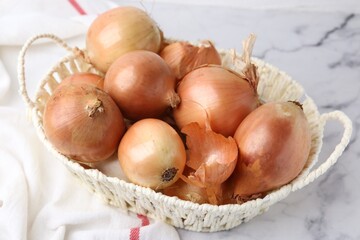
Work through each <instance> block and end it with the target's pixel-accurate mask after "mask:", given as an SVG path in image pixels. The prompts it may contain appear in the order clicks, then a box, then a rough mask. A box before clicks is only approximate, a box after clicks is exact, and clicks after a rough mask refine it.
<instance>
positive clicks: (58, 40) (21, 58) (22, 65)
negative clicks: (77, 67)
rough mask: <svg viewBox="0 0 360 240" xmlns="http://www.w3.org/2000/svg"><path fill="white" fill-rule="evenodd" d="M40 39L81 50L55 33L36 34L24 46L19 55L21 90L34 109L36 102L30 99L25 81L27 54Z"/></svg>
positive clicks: (70, 50)
mask: <svg viewBox="0 0 360 240" xmlns="http://www.w3.org/2000/svg"><path fill="white" fill-rule="evenodd" d="M39 39H50V40H52V41H54V42H56V43H57V44H59V45H60V46H61V47H63V48H65V49H66V50H67V51H69V52H74V51H79V49H78V48H71V47H69V45H67V44H66V42H65V41H64V40H62V39H61V38H59V37H57V36H55V35H53V34H47V33H45V34H39V35H35V36H33V37H32V38H30V39H29V40H28V41H26V43H25V44H24V46H23V47H22V49H21V51H20V53H19V57H18V81H19V85H20V88H19V92H20V94H21V96H22V97H23V99H24V101H25V102H26V104H27V106H28V108H30V109H32V108H33V107H34V102H33V101H32V100H31V99H30V97H29V94H28V92H27V89H26V82H25V54H26V52H27V50H28V49H29V48H30V46H31V45H32V44H33V43H34V42H35V41H37V40H39Z"/></svg>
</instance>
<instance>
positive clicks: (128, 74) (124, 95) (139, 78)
mask: <svg viewBox="0 0 360 240" xmlns="http://www.w3.org/2000/svg"><path fill="white" fill-rule="evenodd" d="M175 82H176V79H175V77H174V75H173V74H172V72H171V70H170V68H169V66H168V65H167V64H166V63H165V62H164V60H163V59H162V58H161V57H160V56H159V55H157V54H155V53H153V52H150V51H145V50H137V51H132V52H129V53H126V54H124V55H122V56H121V57H119V58H118V59H117V60H116V61H115V62H114V63H113V64H112V65H111V67H110V68H109V70H108V72H107V73H106V76H105V82H104V89H105V91H106V92H107V93H109V94H110V96H111V97H112V98H113V99H114V100H115V102H116V103H117V104H118V106H119V107H120V109H121V111H122V113H123V114H124V116H125V117H126V118H129V119H132V120H139V119H143V118H152V117H154V118H155V117H159V116H160V115H161V114H163V113H164V112H165V111H166V110H167V109H168V108H169V107H176V106H177V104H178V103H179V102H180V99H179V96H178V95H177V94H176V93H175V84H176V83H175Z"/></svg>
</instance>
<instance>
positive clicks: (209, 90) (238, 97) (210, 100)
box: [173, 65, 259, 137]
mask: <svg viewBox="0 0 360 240" xmlns="http://www.w3.org/2000/svg"><path fill="white" fill-rule="evenodd" d="M177 93H178V95H179V97H180V99H181V103H180V104H179V106H178V107H177V108H175V109H174V111H173V114H174V118H175V121H176V124H177V125H178V126H179V128H182V127H184V126H186V125H187V124H189V123H191V122H197V123H199V124H200V126H202V127H204V126H205V122H206V121H207V118H208V119H209V122H210V126H211V129H212V130H213V131H214V132H216V133H220V134H222V135H224V136H226V137H228V136H233V134H234V133H235V130H236V128H237V127H238V126H239V124H240V123H241V121H242V120H243V119H244V118H245V117H246V116H247V115H248V114H249V113H250V112H251V111H253V110H254V109H255V108H256V107H257V106H258V104H259V100H258V96H257V93H256V89H254V88H253V86H251V85H250V84H249V82H248V81H246V80H245V79H243V78H241V77H240V76H239V75H237V74H236V73H234V72H233V71H230V70H228V69H225V68H223V67H220V66H217V65H208V66H202V67H200V68H197V69H195V70H193V71H191V72H190V73H188V74H187V75H185V77H184V78H183V79H182V80H181V82H180V84H179V85H178V88H177Z"/></svg>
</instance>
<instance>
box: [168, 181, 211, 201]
mask: <svg viewBox="0 0 360 240" xmlns="http://www.w3.org/2000/svg"><path fill="white" fill-rule="evenodd" d="M162 192H163V193H164V194H165V195H168V196H176V197H178V198H180V199H182V200H185V201H191V202H194V203H198V204H204V203H208V202H209V200H208V197H207V193H206V189H205V188H201V187H198V186H195V185H192V184H189V183H186V182H184V181H183V180H182V179H179V180H177V181H176V182H175V183H174V184H172V185H171V186H169V187H167V188H165V189H164V190H163V191H162Z"/></svg>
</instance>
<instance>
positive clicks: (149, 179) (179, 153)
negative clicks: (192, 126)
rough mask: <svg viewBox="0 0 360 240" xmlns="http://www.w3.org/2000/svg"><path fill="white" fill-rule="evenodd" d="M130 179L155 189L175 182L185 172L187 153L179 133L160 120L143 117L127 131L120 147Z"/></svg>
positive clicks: (119, 154)
mask: <svg viewBox="0 0 360 240" xmlns="http://www.w3.org/2000/svg"><path fill="white" fill-rule="evenodd" d="M118 158H119V162H120V166H121V168H122V170H123V172H124V173H125V175H126V176H127V178H128V179H129V180H130V181H131V182H133V183H135V184H138V185H140V186H144V187H149V188H152V189H155V190H160V189H163V188H166V187H168V186H170V185H172V184H173V183H175V182H176V181H177V180H178V179H179V177H180V175H181V174H182V172H183V170H184V167H185V161H186V152H185V146H184V144H183V142H182V140H181V138H180V136H179V135H178V133H177V132H176V131H175V130H174V129H173V128H172V127H171V126H170V125H169V124H167V123H166V122H164V121H162V120H159V119H152V118H147V119H142V120H139V121H137V122H135V123H134V124H133V125H132V126H131V127H130V128H129V129H128V130H127V132H126V133H125V135H124V137H123V138H122V140H121V142H120V144H119V148H118Z"/></svg>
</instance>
